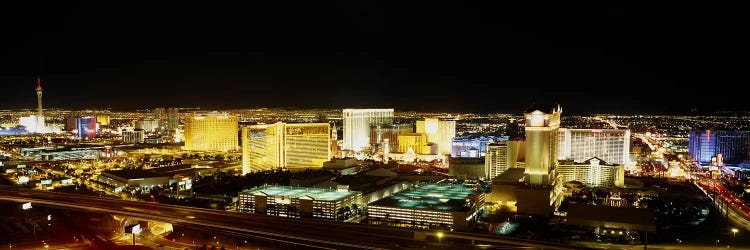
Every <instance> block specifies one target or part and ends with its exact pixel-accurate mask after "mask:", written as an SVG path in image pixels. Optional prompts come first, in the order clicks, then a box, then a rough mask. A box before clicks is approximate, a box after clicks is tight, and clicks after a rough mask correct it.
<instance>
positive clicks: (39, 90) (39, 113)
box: [36, 76, 44, 117]
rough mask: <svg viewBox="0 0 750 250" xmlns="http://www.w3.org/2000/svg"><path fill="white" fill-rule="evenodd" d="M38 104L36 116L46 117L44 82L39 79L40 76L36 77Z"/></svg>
mask: <svg viewBox="0 0 750 250" xmlns="http://www.w3.org/2000/svg"><path fill="white" fill-rule="evenodd" d="M36 104H37V111H36V115H37V116H38V117H44V116H42V80H41V79H40V78H39V76H36Z"/></svg>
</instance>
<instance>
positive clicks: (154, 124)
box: [135, 119, 159, 132]
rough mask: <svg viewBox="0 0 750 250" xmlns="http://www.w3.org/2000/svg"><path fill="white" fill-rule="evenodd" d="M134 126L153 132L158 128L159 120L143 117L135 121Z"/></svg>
mask: <svg viewBox="0 0 750 250" xmlns="http://www.w3.org/2000/svg"><path fill="white" fill-rule="evenodd" d="M135 128H139V129H143V130H145V131H147V132H155V131H156V130H157V129H158V128H159V120H156V119H144V120H139V121H137V122H135Z"/></svg>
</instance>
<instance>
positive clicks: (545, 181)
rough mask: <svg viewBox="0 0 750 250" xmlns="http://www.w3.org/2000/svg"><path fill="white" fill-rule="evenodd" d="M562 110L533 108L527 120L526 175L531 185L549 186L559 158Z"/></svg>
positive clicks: (558, 107)
mask: <svg viewBox="0 0 750 250" xmlns="http://www.w3.org/2000/svg"><path fill="white" fill-rule="evenodd" d="M561 113H562V108H560V106H557V107H531V108H529V109H527V110H526V112H524V116H525V118H526V175H528V178H527V179H528V182H529V184H531V185H549V184H550V183H552V179H551V178H554V173H553V171H554V169H555V164H556V162H557V157H558V151H557V147H558V142H557V141H558V139H559V134H558V130H559V128H560V114H561Z"/></svg>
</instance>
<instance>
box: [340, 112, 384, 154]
mask: <svg viewBox="0 0 750 250" xmlns="http://www.w3.org/2000/svg"><path fill="white" fill-rule="evenodd" d="M343 123H344V143H343V146H342V149H343V150H354V151H362V150H363V149H365V148H369V147H370V127H371V126H373V125H385V124H391V123H393V109H344V113H343Z"/></svg>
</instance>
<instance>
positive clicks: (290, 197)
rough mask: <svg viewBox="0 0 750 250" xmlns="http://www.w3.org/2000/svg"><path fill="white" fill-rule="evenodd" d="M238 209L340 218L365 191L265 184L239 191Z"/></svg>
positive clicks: (358, 200)
mask: <svg viewBox="0 0 750 250" xmlns="http://www.w3.org/2000/svg"><path fill="white" fill-rule="evenodd" d="M238 196H239V201H238V205H237V209H238V210H239V211H240V212H244V213H256V214H266V215H274V216H281V217H296V218H300V217H301V218H318V219H327V220H340V219H341V218H340V217H341V216H340V215H341V214H340V213H341V212H342V211H343V210H344V209H346V208H347V207H348V208H350V209H351V206H352V205H353V204H358V205H357V206H360V205H361V204H359V202H360V200H361V197H362V193H361V192H355V191H346V190H332V189H321V188H305V187H289V186H263V187H257V188H253V189H250V190H244V191H242V192H240V193H239V195H238Z"/></svg>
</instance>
